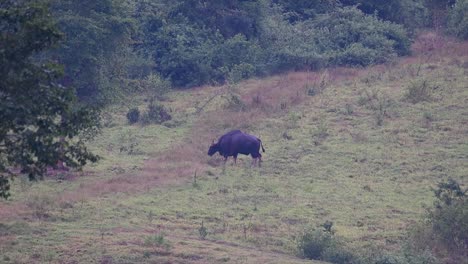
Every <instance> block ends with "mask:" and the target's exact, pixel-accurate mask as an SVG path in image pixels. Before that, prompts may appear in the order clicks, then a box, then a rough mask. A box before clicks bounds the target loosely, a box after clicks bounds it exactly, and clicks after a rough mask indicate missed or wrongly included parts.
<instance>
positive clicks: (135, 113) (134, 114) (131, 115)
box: [127, 107, 140, 124]
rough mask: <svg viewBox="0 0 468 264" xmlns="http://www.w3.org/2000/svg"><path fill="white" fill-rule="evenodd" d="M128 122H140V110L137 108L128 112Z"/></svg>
mask: <svg viewBox="0 0 468 264" xmlns="http://www.w3.org/2000/svg"><path fill="white" fill-rule="evenodd" d="M127 120H128V123H130V124H135V123H137V122H138V121H139V120H140V110H138V108H137V107H134V108H131V109H130V110H128V112H127Z"/></svg>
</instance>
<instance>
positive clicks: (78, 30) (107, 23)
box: [51, 0, 133, 103]
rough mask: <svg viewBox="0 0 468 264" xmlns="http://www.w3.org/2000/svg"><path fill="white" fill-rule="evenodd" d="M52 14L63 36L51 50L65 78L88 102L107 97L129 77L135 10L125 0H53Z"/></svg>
mask: <svg viewBox="0 0 468 264" xmlns="http://www.w3.org/2000/svg"><path fill="white" fill-rule="evenodd" d="M52 3H53V5H52V11H53V15H54V17H55V18H56V20H57V25H58V27H59V29H60V30H61V31H62V32H63V34H64V36H65V37H64V38H63V41H62V43H61V45H60V46H58V48H57V49H55V50H54V51H53V52H52V55H51V56H53V57H54V58H56V59H57V60H58V61H59V62H60V63H61V64H63V65H65V76H64V82H65V83H66V84H73V86H74V87H76V92H77V95H78V97H80V98H81V99H82V100H86V101H87V102H89V103H96V102H98V103H102V102H105V101H108V99H110V97H112V96H114V95H115V94H116V91H117V90H118V88H120V87H119V83H120V81H121V80H122V79H124V78H125V77H126V71H127V69H126V68H127V65H126V63H125V61H123V60H121V59H120V58H122V57H125V56H126V55H127V54H125V52H126V51H127V47H128V46H129V45H130V40H131V34H132V30H133V22H132V19H131V18H130V16H129V15H128V14H127V13H126V9H128V10H129V11H131V10H132V6H131V5H125V2H124V1H122V0H115V1H114V0H101V1H93V0H82V1H73V0H52Z"/></svg>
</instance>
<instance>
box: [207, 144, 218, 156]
mask: <svg viewBox="0 0 468 264" xmlns="http://www.w3.org/2000/svg"><path fill="white" fill-rule="evenodd" d="M218 151H219V144H218V143H214V142H213V143H212V144H211V146H210V148H209V149H208V155H210V156H213V155H214V154H215V153H216V152H218Z"/></svg>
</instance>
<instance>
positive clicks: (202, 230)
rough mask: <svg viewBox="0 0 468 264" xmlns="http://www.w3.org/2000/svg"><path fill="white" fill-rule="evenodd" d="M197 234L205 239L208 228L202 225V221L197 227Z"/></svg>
mask: <svg viewBox="0 0 468 264" xmlns="http://www.w3.org/2000/svg"><path fill="white" fill-rule="evenodd" d="M198 234H199V235H200V238H201V239H205V238H206V236H207V235H208V229H206V227H205V226H204V225H203V221H202V222H201V226H200V228H198Z"/></svg>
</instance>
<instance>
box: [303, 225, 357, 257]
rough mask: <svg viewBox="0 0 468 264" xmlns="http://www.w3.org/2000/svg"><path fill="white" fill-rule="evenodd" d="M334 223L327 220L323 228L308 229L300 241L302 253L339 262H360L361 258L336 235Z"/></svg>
mask: <svg viewBox="0 0 468 264" xmlns="http://www.w3.org/2000/svg"><path fill="white" fill-rule="evenodd" d="M332 225H333V223H332V222H329V221H327V222H326V223H325V224H323V226H322V227H323V229H315V230H311V231H306V232H305V233H304V234H303V235H302V236H301V237H300V238H299V241H298V242H299V243H298V249H299V252H300V255H301V256H302V257H304V258H308V259H315V260H323V261H328V262H331V263H337V264H350V263H358V262H359V258H358V257H357V256H356V255H354V254H353V253H351V252H350V251H348V250H347V249H346V248H345V246H344V245H343V243H342V242H341V241H340V239H339V238H337V237H336V236H335V235H334V232H333V231H332V229H331V228H332Z"/></svg>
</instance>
